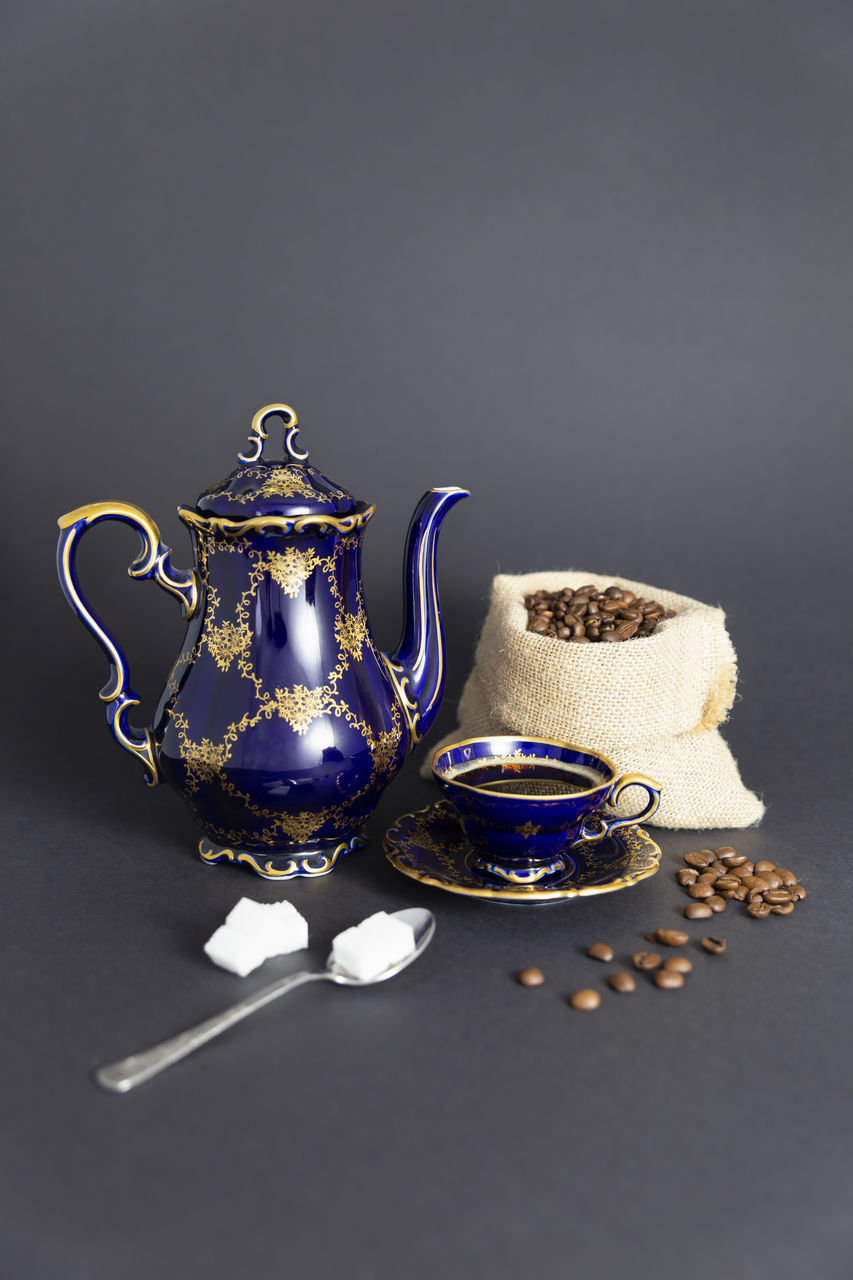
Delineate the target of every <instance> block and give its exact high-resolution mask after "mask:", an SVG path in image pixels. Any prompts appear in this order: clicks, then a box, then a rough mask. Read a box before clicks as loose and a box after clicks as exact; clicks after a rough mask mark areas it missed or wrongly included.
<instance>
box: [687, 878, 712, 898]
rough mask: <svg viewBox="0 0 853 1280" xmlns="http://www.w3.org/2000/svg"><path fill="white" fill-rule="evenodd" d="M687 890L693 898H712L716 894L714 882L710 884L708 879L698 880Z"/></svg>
mask: <svg viewBox="0 0 853 1280" xmlns="http://www.w3.org/2000/svg"><path fill="white" fill-rule="evenodd" d="M687 892H688V894H689V895H690V897H691V898H711V897H713V894H714V886H713V884H709V883H708V881H707V880H703V881H701V883H700V881H698V880H697V881H696V883H695V884H689V885H688V886H687Z"/></svg>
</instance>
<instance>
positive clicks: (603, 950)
mask: <svg viewBox="0 0 853 1280" xmlns="http://www.w3.org/2000/svg"><path fill="white" fill-rule="evenodd" d="M586 954H587V955H588V956H592V958H593V960H602V961H603V962H604V964H609V963H610V961H611V960H612V959H613V948H612V947H608V945H607V943H606V942H594V943H593V944H592V946H591V947H590V948H589V950H588V951H587V953H586Z"/></svg>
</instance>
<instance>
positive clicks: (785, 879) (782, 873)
mask: <svg viewBox="0 0 853 1280" xmlns="http://www.w3.org/2000/svg"><path fill="white" fill-rule="evenodd" d="M776 874H777V876H778V877H779V879H780V880H781V881H782V883H783V884H784V885H786V886H788V885H792V884H796V883H797V877H796V876H795V875H794V873H793V871H789V870H788V868H787V867H777V868H776Z"/></svg>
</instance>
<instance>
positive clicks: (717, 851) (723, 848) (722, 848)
mask: <svg viewBox="0 0 853 1280" xmlns="http://www.w3.org/2000/svg"><path fill="white" fill-rule="evenodd" d="M714 853H715V854H716V855H717V857H718V858H722V857H723V855H724V854H726V853H733V854H734V855H735V857H737V849H733V848H732V846H731V845H730V844H721V845H720V847H719V849H715V850H714Z"/></svg>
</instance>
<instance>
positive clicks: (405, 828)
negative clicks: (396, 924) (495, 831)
mask: <svg viewBox="0 0 853 1280" xmlns="http://www.w3.org/2000/svg"><path fill="white" fill-rule="evenodd" d="M384 846H385V856H386V857H387V859H388V861H389V862H390V863H391V866H392V867H396V869H397V870H398V871H402V873H403V875H404V876H409V877H410V879H412V880H419V881H420V883H421V884H428V885H432V886H433V888H436V889H447V891H448V892H449V893H463V894H466V895H467V896H468V897H469V898H484V899H486V901H490V902H512V903H519V904H521V905H523V906H535V905H538V904H541V903H545V902H562V901H564V900H565V899H566V898H588V897H592V896H593V894H597V893H615V891H616V890H617V889H626V888H628V886H629V885H632V884H637V883H638V882H639V881H640V880H646V879H648V877H649V876H653V875H654V874H655V872H656V871H657V869H658V867H659V866H660V856H661V855H660V849H659V848H658V846H657V845H656V844H655V842H654V840H652V839H651V838H650V837H649V836H648V835H646V833H645V831H643V830H642V829H641V828H640V827H620V828H619V830H618V831H615V832H614V833H613V835H612V836H606V837H605V838H604V839H603V840H596V841H590V840H582V841H580V843H578V844H576V845H573V846H572V848H571V850H569V851H567V852H566V853H565V854H564V855H563V857H564V860H565V863H566V866H565V869H564V871H563V872H562V873H561V874H558V875H557V876H556V877H554V878H549V879H548V880H547V882H545V883H543V882H542V881H538V882H536V883H535V884H530V885H511V884H506V883H502V882H500V881H498V880H492V879H491V878H490V877H489V876H487V875H483V874H482V873H480V872H477V871H475V870H474V869H473V867H472V862H473V857H474V851H473V849H472V847H471V843H470V841H469V840H468V838H467V836H466V835H465V833H464V831H463V830H462V828H461V826H460V825H459V819H458V818H457V816H456V811H455V810H454V809H453V807H452V806H451V805H450V804H448V802H447V801H446V800H440V801H439V802H438V803H437V804H431V805H428V806H427V807H426V809H419V810H418V812H417V813H404V814H403V815H402V817H400V818H398V819H397V821H396V822H395V823H394V825H393V827H389V828H388V830H387V831H386V832H385V841H384Z"/></svg>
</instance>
